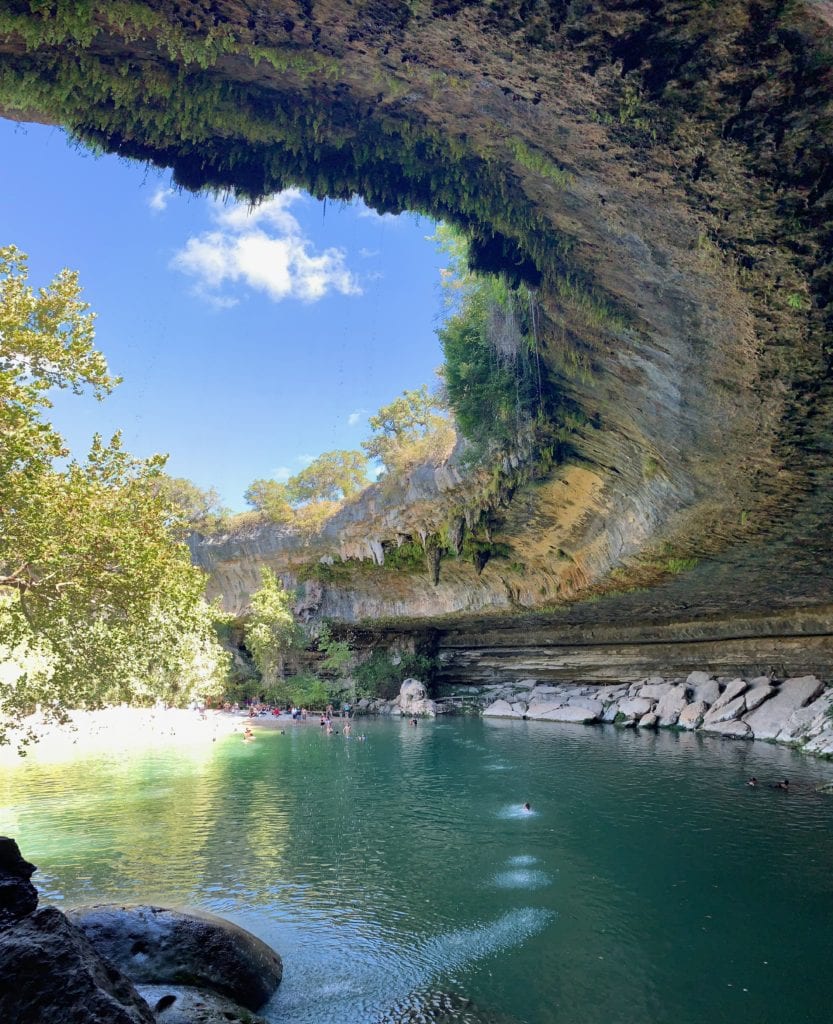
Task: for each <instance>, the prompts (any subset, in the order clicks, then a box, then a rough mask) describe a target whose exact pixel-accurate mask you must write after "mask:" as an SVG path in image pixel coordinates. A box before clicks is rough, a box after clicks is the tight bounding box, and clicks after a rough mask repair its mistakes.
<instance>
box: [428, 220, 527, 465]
mask: <svg viewBox="0 0 833 1024" xmlns="http://www.w3.org/2000/svg"><path fill="white" fill-rule="evenodd" d="M439 240H440V243H441V247H442V248H443V249H444V250H445V251H446V252H447V253H448V255H449V260H450V267H449V269H448V270H447V272H446V274H445V278H444V287H445V289H446V292H447V293H450V296H451V297H450V303H451V305H452V309H453V312H452V314H451V316H450V317H449V318H448V319H447V320H446V322H445V324H444V325H443V326H442V327H441V328H440V329H439V330H438V331H437V335H438V337H439V339H440V342H441V344H442V347H443V353H444V355H445V365H444V367H443V377H444V381H445V389H446V394H447V396H448V402H449V405H450V406H451V408H452V410H453V411H454V417H455V419H456V421H457V426H458V427H459V429H460V431H461V433H462V434H463V436H464V437H465V438H466V439H467V440H469V441H471V442H474V443H475V444H476V445H479V446H484V445H486V446H488V445H493V446H494V445H496V446H500V447H509V446H511V445H512V443H513V442H515V441H516V440H517V439H518V437H519V436H520V434H521V433H522V432H523V431H524V430H525V428H527V427H528V426H529V424H530V423H532V421H533V420H534V419H535V418H536V416H538V415H539V414H540V413H542V412H544V407H545V404H546V402H545V389H544V381H543V377H542V374H541V368H540V362H539V359H538V351H537V341H536V337H535V329H534V317H535V300H534V297H533V296H532V294H531V293H530V292H529V291H527V290H526V289H525V288H520V289H518V288H513V287H511V286H510V285H509V284H508V283H507V282H506V281H505V280H503V279H502V278H500V277H495V276H480V275H476V274H473V273H472V272H471V271H470V270H469V269H468V268H467V265H466V262H465V249H464V248H463V247H462V246H461V244H460V243H459V241H457V242H455V241H454V239H453V238H452V239H450V240H449V238H448V235H447V234H446V235H445V236H442V235H441V236H439Z"/></svg>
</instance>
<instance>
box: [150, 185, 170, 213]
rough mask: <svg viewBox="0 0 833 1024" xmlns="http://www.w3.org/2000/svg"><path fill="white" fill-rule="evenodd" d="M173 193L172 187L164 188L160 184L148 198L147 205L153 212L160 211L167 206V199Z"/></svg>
mask: <svg viewBox="0 0 833 1024" xmlns="http://www.w3.org/2000/svg"><path fill="white" fill-rule="evenodd" d="M173 194H174V190H173V189H172V188H165V187H164V186H162V185H160V186H159V188H158V189H157V190H156V191H155V192H154V193H153V195H152V196H151V197H150V199H148V206H149V207H150V208H151V210H153V212H154V213H162V211H163V210H164V209H165V208H166V207H167V205H168V201H169V200H170V198H171V196H172V195H173Z"/></svg>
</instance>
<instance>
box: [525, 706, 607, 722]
mask: <svg viewBox="0 0 833 1024" xmlns="http://www.w3.org/2000/svg"><path fill="white" fill-rule="evenodd" d="M601 710H602V706H601V704H599V711H598V713H595V712H593V711H592V710H590V709H588V708H581V707H576V706H575V705H570V704H562V706H561V707H559V708H552V709H551V710H550V711H546V712H544V713H543V714H540V715H538V716H537V717H538V719H539V720H544V721H547V722H578V723H580V724H582V725H589V724H590V723H591V722H597V721H598V720H599V714H601ZM527 717H530V716H529V715H527Z"/></svg>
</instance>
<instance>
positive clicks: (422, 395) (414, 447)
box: [362, 384, 455, 475]
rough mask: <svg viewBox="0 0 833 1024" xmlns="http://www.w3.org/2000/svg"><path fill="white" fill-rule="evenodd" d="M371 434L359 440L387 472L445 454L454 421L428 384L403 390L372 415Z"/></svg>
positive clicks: (400, 470)
mask: <svg viewBox="0 0 833 1024" xmlns="http://www.w3.org/2000/svg"><path fill="white" fill-rule="evenodd" d="M368 422H369V423H370V427H371V429H372V430H373V431H374V433H373V435H372V436H371V437H369V438H368V439H367V440H366V441H362V448H364V450H365V452H367V454H368V455H369V456H370V457H371V458H376V459H380V460H381V462H383V463H384V466H385V470H386V471H387V472H388V473H389V474H394V475H395V474H397V473H400V472H404V471H406V470H407V469H408V468H409V467H410V466H413V465H415V464H416V463H417V462H421V461H424V460H426V459H432V458H433V459H436V460H440V459H442V458H444V457H446V456H447V455H448V454H449V453H450V451H451V448H452V447H453V445H454V436H455V435H454V424H453V421H452V420H451V419H450V418H449V416H448V413H447V411H446V410H445V406H444V404H443V401H442V399H441V398H440V397H439V396H438V395H436V394H431V393H430V392H429V390H428V386H427V385H426V384H423V385H422V387H419V388H416V389H414V390H413V391H403V392H402V394H401V395H399V396H398V397H397V398H395V399H394V400H393V401H392V402H389V403H388V404H387V405H383V406H382V408H381V409H380V410H379V411H378V412H377V413H376V415H375V416H371V417H370V420H369V421H368Z"/></svg>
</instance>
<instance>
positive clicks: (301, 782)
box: [0, 719, 833, 1024]
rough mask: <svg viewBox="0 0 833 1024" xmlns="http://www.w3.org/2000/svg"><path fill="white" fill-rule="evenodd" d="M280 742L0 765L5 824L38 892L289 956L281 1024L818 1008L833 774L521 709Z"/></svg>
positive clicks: (621, 1017) (815, 1019)
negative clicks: (165, 920) (180, 912)
mask: <svg viewBox="0 0 833 1024" xmlns="http://www.w3.org/2000/svg"><path fill="white" fill-rule="evenodd" d="M285 729H286V732H285V735H280V734H279V733H278V732H277V731H274V730H273V731H266V730H264V731H262V732H258V735H257V739H256V740H255V741H254V742H252V743H243V742H242V740H241V739H240V738H239V737H238V736H233V737H228V738H225V739H220V740H218V742H216V743H213V744H211V743H209V744H208V745H206V746H205V747H202V748H191V747H189V748H187V749H179V750H177V749H162V750H158V749H157V750H153V751H147V752H144V753H142V752H139V751H133V752H131V753H130V754H129V755H125V756H122V757H114V756H103V755H96V756H95V757H90V758H83V757H80V758H79V759H78V760H77V761H75V762H73V763H71V764H63V765H60V766H57V765H49V764H38V763H37V760H36V759H35V760H32V761H31V762H24V763H23V764H21V765H20V766H19V767H13V768H0V798H2V800H1V806H2V809H0V834H7V835H13V836H15V838H17V840H18V842H19V844H20V847H21V849H22V851H23V853H24V855H25V856H26V857H27V858H28V859H30V860H32V861H33V862H34V863H36V864H37V865H38V867H39V869H40V870H39V871H38V873H37V874H36V875H35V879H34V880H35V881H36V882H37V883H38V885H39V887H40V889H41V893H42V901H43V902H55V903H57V904H58V905H59V906H64V907H68V906H72V905H75V904H79V903H88V902H108V901H124V902H137V901H142V902H151V901H156V902H161V903H177V904H186V905H192V906H199V907H202V908H204V909H207V910H211V911H213V912H214V913H217V914H220V915H223V916H226V917H228V918H231V919H232V920H234V921H237V922H238V923H239V924H241V925H243V926H244V927H247V928H249V929H251V930H252V931H253V932H255V933H256V934H257V935H259V936H260V937H261V938H263V939H265V940H266V941H267V942H269V943H270V944H271V945H273V946H274V947H275V948H276V949H277V950H278V951H279V952H280V953H281V955H282V956H283V957H284V966H285V975H284V983H283V985H282V986H281V988H280V990H279V992H278V994H277V996H276V997H275V999H274V1000H273V1002H272V1003H271V1004H270V1006H269V1007H268V1008H267V1010H266V1011H264V1013H265V1016H267V1017H268V1019H269V1020H274V1021H276V1022H278V1021H287V1022H289V1021H291V1022H293V1024H336V1022H338V1024H364V1022H368V1024H369V1022H375V1021H388V1020H390V1021H393V1020H397V1019H407V1020H422V1019H425V1020H428V1019H430V1020H443V1021H453V1020H460V1021H467V1022H468V1021H475V1020H483V1021H489V1022H504V1024H511V1022H515V1024H518V1022H523V1024H550V1022H553V1024H554V1022H558V1024H602V1022H604V1024H608V1022H615V1024H647V1022H651V1021H653V1022H665V1021H674V1022H675V1024H701V1022H702V1021H705V1020H708V1021H710V1022H711V1024H717V1022H723V1021H726V1022H729V1021H732V1022H735V1021H750V1022H751V1021H755V1022H756V1024H763V1022H772V1024H776V1022H777V1024H792V1022H796V1024H798V1022H807V1024H821V1022H823V1021H826V1020H828V1019H829V993H828V986H827V982H826V977H827V972H828V967H829V964H830V962H831V958H833V928H831V925H830V922H831V920H833V797H830V796H823V795H821V794H818V793H816V792H815V786H816V785H818V784H819V783H824V782H830V781H831V780H833V765H831V764H829V763H825V762H821V761H816V760H813V759H810V758H808V757H805V756H803V755H800V754H797V753H794V752H793V751H790V750H788V749H784V748H780V747H775V746H770V745H767V744H762V743H740V742H727V741H721V740H718V739H709V738H705V737H701V736H695V735H691V734H679V735H678V734H673V733H659V734H639V733H635V732H632V731H628V732H622V731H619V730H616V729H614V728H612V727H607V728H601V727H595V728H588V727H583V726H560V725H553V724H549V723H536V722H521V721H494V720H493V721H488V720H487V721H483V720H460V719H456V720H448V721H443V720H440V721H437V722H421V723H420V725H419V726H418V727H417V728H413V727H412V726H409V725H407V723H404V722H403V723H400V722H399V721H395V722H389V721H372V720H359V721H358V722H356V723H355V724H354V734H353V737H351V738H349V739H347V738H345V737H344V736H343V735H334V736H330V737H327V736H324V735H322V734H321V730H320V729H319V728H318V727H317V726H316V725H314V724H312V723H307V724H306V725H297V726H292V725H291V724H287V725H286V726H285ZM358 733H366V734H367V737H368V738H367V742H364V743H362V742H358V741H357V739H356V734H358ZM751 775H755V776H757V777H758V778H759V779H760V780H761V782H762V785H761V787H760V788H758V789H751V788H748V787H747V786H746V785H745V781H746V779H747V778H748V777H749V776H751ZM784 776H788V777H789V778H790V780H791V783H792V787H793V791H791V792H789V793H783V792H779V791H775V790H772V789H769V788H768V787H767V785H766V784H767V783H769V782H774V781H776V780H778V779H780V778H783V777H784ZM527 800H528V801H530V803H531V805H532V813H524V812H523V809H522V805H523V803H524V801H527ZM441 995H442V996H443V997H444V996H445V995H450V996H460V997H463V998H462V1000H460V1001H456V1000H448V999H445V998H441ZM465 1000H472V1001H473V1006H469V1008H468V1009H464V1005H465ZM432 1002H433V1003H442V1004H443V1005H445V1006H446V1010H444V1011H443V1012H444V1013H445V1014H446V1015H445V1016H441V1015H439V1013H438V1015H437V1016H436V1017H434V1016H425V1017H418V1016H416V1017H406V1016H400V1017H397V1016H396V1013H395V1012H394V1011H393V1010H392V1008H393V1007H395V1006H397V1005H399V1006H410V1007H413V1006H414V1005H421V1004H423V1003H425V1004H431V1003H432ZM475 1007H476V1009H475Z"/></svg>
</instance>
